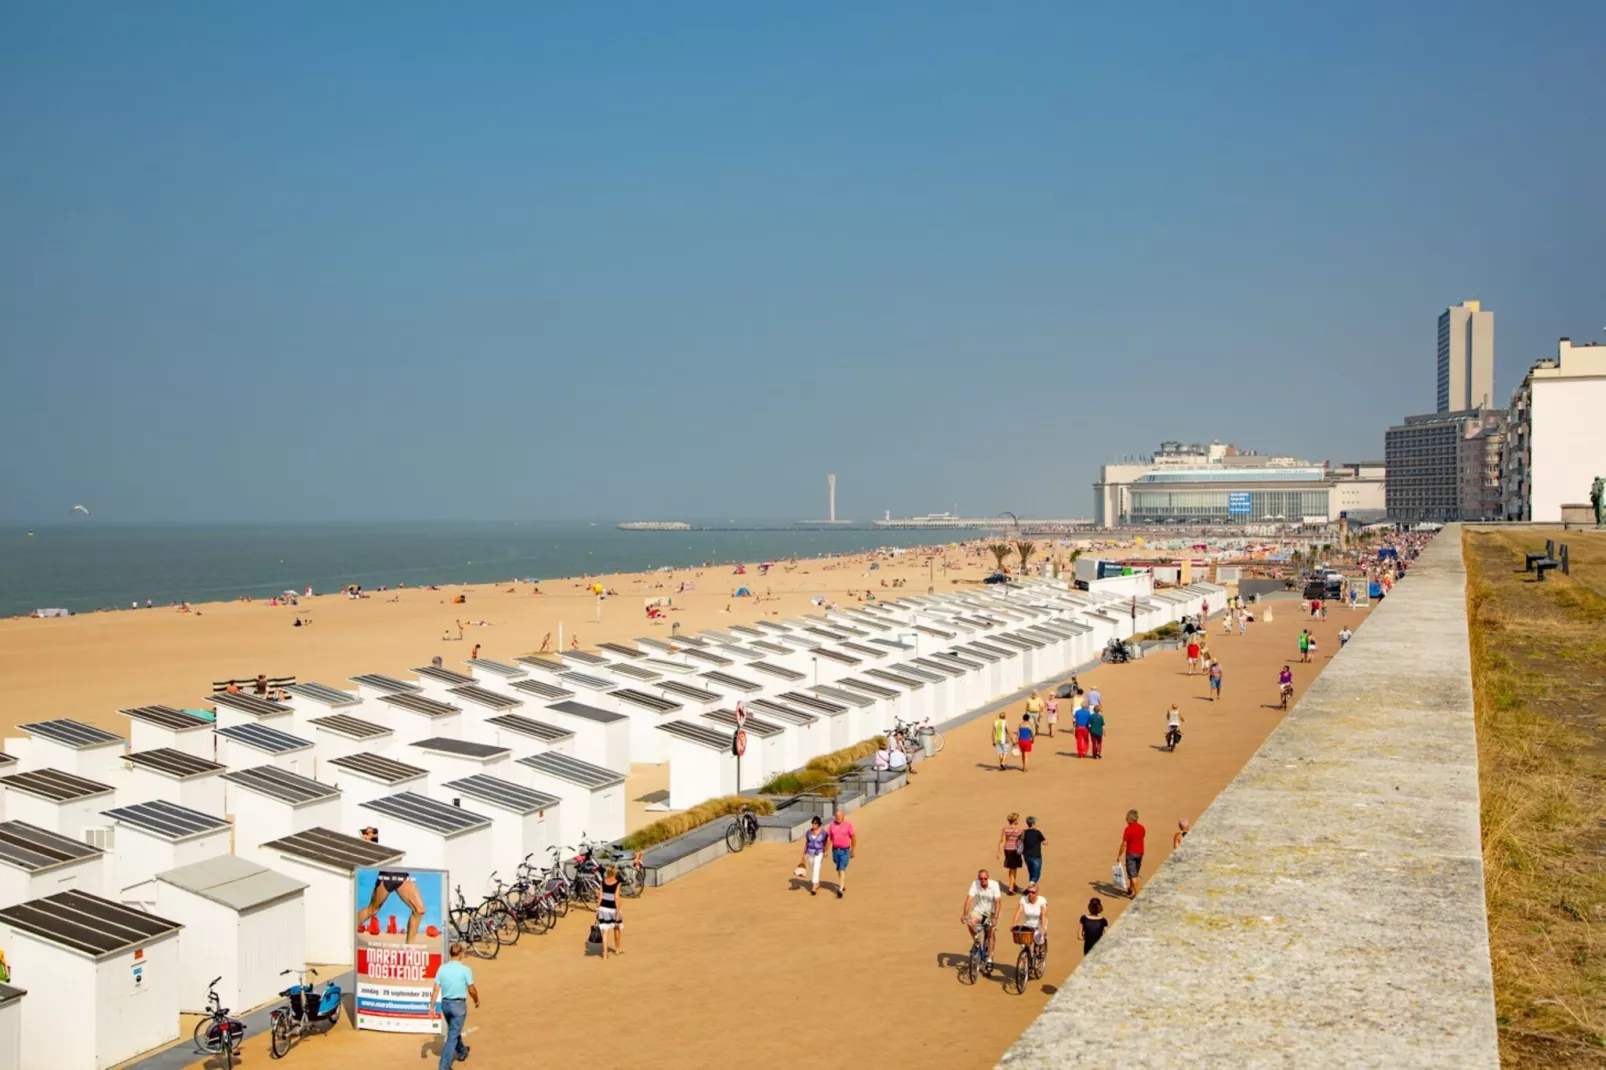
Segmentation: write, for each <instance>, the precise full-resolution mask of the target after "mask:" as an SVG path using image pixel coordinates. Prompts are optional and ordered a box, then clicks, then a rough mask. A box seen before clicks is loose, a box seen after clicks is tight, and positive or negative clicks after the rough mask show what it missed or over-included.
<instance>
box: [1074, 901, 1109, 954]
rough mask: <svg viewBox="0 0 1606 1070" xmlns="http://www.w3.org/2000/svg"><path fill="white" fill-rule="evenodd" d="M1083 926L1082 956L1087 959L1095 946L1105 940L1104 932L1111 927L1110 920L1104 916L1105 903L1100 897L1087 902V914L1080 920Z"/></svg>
mask: <svg viewBox="0 0 1606 1070" xmlns="http://www.w3.org/2000/svg"><path fill="white" fill-rule="evenodd" d="M1080 924H1081V926H1082V956H1083V957H1084V958H1085V957H1086V956H1087V953H1088V952H1089V951H1092V950H1093V945H1094V944H1096V943H1098V942H1099V941H1100V940H1101V939H1103V938H1104V930H1105V929H1108V928H1109V927H1110V919H1109V918H1106V917H1105V916H1104V902H1103V900H1101V899H1099V897H1098V896H1094V897H1093V898H1092V899H1089V900H1088V901H1087V913H1086V914H1083V915H1082V917H1081V919H1080Z"/></svg>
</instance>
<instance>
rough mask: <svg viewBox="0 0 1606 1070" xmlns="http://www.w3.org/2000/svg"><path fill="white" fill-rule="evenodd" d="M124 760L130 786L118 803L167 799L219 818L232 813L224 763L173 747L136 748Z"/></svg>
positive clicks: (123, 792)
mask: <svg viewBox="0 0 1606 1070" xmlns="http://www.w3.org/2000/svg"><path fill="white" fill-rule="evenodd" d="M123 761H124V762H126V763H127V764H128V767H129V770H128V786H127V787H125V788H124V789H123V791H122V792H121V793H120V795H119V798H118V802H121V803H123V804H124V805H125V806H126V805H129V804H131V803H140V802H149V801H150V800H152V799H166V800H167V801H168V802H173V803H178V804H179V805H180V806H188V807H189V808H190V809H192V810H201V811H204V812H206V813H208V814H217V815H218V816H219V817H222V816H223V815H224V814H226V813H228V812H229V811H228V807H227V806H226V805H225V802H226V800H225V799H224V794H225V793H224V790H223V778H222V776H221V774H222V773H223V770H224V766H222V765H221V764H219V763H217V762H214V761H209V760H207V759H206V758H197V757H196V756H195V755H193V754H189V753H186V752H185V751H181V750H175V749H173V748H172V747H160V748H158V749H156V750H147V751H133V752H130V753H128V754H125V755H123Z"/></svg>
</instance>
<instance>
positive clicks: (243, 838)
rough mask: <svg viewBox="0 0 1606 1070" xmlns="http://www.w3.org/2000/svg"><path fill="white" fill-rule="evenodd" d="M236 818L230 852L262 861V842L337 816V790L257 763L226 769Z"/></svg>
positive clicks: (264, 858)
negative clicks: (241, 767) (229, 770)
mask: <svg viewBox="0 0 1606 1070" xmlns="http://www.w3.org/2000/svg"><path fill="white" fill-rule="evenodd" d="M223 779H224V780H225V781H226V782H227V783H228V786H229V813H230V814H232V815H233V817H234V853H235V854H237V855H239V856H240V857H241V858H248V859H250V860H251V861H253V862H256V863H258V864H262V865H266V864H267V861H268V855H266V854H265V853H264V852H263V850H262V845H263V844H264V843H267V842H268V841H269V840H277V839H282V838H283V837H285V836H289V835H292V834H293V833H297V832H303V831H305V830H307V829H310V828H317V827H318V826H319V825H333V824H335V823H336V822H338V821H339V820H340V813H341V809H340V789H339V788H337V787H334V786H332V785H329V784H325V783H323V782H322V781H321V780H313V779H312V778H311V777H304V776H302V775H301V774H300V773H292V772H290V771H289V770H287V769H279V768H276V767H275V766H271V765H259V766H257V767H256V768H255V769H235V770H233V771H231V772H228V773H224V774H223Z"/></svg>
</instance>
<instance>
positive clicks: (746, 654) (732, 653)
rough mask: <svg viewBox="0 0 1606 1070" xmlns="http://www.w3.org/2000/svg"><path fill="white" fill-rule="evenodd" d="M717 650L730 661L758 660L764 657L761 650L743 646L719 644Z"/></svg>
mask: <svg viewBox="0 0 1606 1070" xmlns="http://www.w3.org/2000/svg"><path fill="white" fill-rule="evenodd" d="M719 652H720V653H721V654H723V655H725V656H726V657H727V658H730V659H731V660H732V661H759V660H761V659H762V658H763V657H764V652H763V651H762V650H749V649H748V648H747V647H745V646H721V647H720V648H719Z"/></svg>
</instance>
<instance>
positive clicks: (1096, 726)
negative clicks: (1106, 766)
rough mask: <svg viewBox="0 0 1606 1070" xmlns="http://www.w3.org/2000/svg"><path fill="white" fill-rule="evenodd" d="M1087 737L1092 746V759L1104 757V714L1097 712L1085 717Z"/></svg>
mask: <svg viewBox="0 0 1606 1070" xmlns="http://www.w3.org/2000/svg"><path fill="white" fill-rule="evenodd" d="M1087 737H1088V741H1089V742H1090V743H1091V744H1092V746H1093V757H1095V758H1102V757H1104V714H1102V713H1100V712H1099V711H1097V710H1094V711H1093V712H1092V713H1090V714H1088V715H1087Z"/></svg>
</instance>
